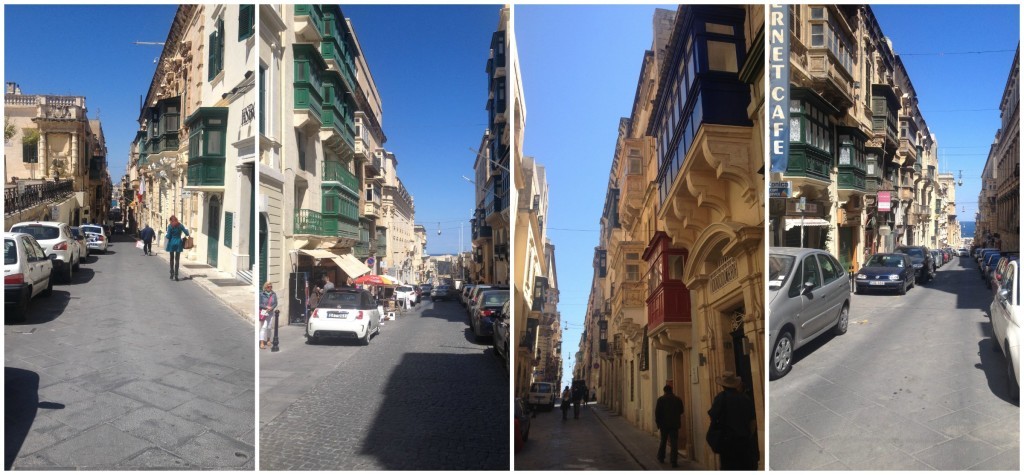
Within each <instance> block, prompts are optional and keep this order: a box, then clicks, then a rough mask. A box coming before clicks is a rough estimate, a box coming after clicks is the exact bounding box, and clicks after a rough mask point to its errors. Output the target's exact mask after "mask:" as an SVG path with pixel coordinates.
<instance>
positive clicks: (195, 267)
mask: <svg viewBox="0 0 1024 475" xmlns="http://www.w3.org/2000/svg"><path fill="white" fill-rule="evenodd" d="M132 238H133V239H135V240H136V241H137V240H138V238H136V237H135V236H132ZM128 252H138V253H139V254H142V250H140V249H138V248H135V247H134V244H133V247H132V250H131V251H128ZM153 255H154V256H155V257H158V258H160V261H161V262H162V264H161V265H162V266H163V271H164V272H165V274H164V275H170V262H171V261H170V255H169V254H168V253H167V251H164V250H163V248H160V247H159V246H157V245H156V242H154V243H153ZM178 279H179V280H191V281H192V282H194V283H196V284H198V285H199V286H200V287H202V288H203V289H205V290H206V291H207V292H210V293H211V294H213V296H214V297H216V298H218V299H220V301H221V302H224V304H225V305H227V306H228V307H231V309H232V310H234V311H235V313H237V314H238V315H239V316H241V317H242V318H245V319H246V320H248V321H250V322H253V323H255V322H256V317H255V315H254V314H253V312H254V310H255V308H256V284H247V283H245V282H244V281H241V280H238V279H237V278H236V277H235V276H234V275H231V274H228V273H227V272H221V271H220V270H218V269H216V268H214V267H211V266H209V265H207V264H204V263H200V262H196V261H191V260H189V259H187V258H185V255H184V253H182V256H181V266H180V267H179V268H178Z"/></svg>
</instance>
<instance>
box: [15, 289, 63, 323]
mask: <svg viewBox="0 0 1024 475" xmlns="http://www.w3.org/2000/svg"><path fill="white" fill-rule="evenodd" d="M70 302H71V292H68V291H66V290H57V289H53V294H51V295H50V296H49V297H41V296H37V297H36V298H34V299H32V304H31V308H30V309H29V311H28V318H26V319H25V321H23V322H15V321H14V320H13V319H11V318H9V317H8V318H5V319H4V325H10V326H25V325H39V324H41V323H47V322H52V321H54V320H56V319H57V317H59V316H61V315H63V314H64V310H65V309H66V308H67V307H68V303H70Z"/></svg>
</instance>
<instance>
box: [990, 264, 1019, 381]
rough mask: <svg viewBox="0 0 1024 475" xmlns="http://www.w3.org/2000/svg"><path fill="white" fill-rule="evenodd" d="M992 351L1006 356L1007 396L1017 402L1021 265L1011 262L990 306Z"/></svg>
mask: <svg viewBox="0 0 1024 475" xmlns="http://www.w3.org/2000/svg"><path fill="white" fill-rule="evenodd" d="M989 316H990V317H991V318H992V333H993V334H994V335H993V341H992V348H993V349H994V350H996V351H1001V352H1003V356H1005V357H1006V361H1007V364H1006V377H1007V380H1008V386H1009V389H1010V397H1011V398H1013V399H1014V400H1018V399H1020V321H1021V316H1020V262H1018V261H1010V263H1009V265H1008V266H1007V267H1006V271H1005V276H1004V277H1003V283H1002V285H1001V286H1000V287H999V290H998V291H997V292H996V296H995V298H994V299H992V305H991V306H990V307H989Z"/></svg>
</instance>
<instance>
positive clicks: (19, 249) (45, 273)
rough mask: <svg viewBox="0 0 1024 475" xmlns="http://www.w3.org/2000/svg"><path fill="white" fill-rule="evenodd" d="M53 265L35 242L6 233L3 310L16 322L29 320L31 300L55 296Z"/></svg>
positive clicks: (18, 235) (23, 234)
mask: <svg viewBox="0 0 1024 475" xmlns="http://www.w3.org/2000/svg"><path fill="white" fill-rule="evenodd" d="M52 272H53V261H52V260H51V258H50V257H48V256H47V254H46V252H45V251H43V247H42V246H40V245H39V243H38V242H36V240H35V238H33V237H32V235H30V234H25V233H4V309H5V310H7V311H8V313H9V314H13V315H14V319H15V320H17V321H25V319H27V318H28V311H29V307H30V305H31V303H32V299H33V298H35V296H37V295H41V296H43V297H49V296H50V294H52V293H53V279H51V278H50V277H51V275H52Z"/></svg>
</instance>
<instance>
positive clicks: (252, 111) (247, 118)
mask: <svg viewBox="0 0 1024 475" xmlns="http://www.w3.org/2000/svg"><path fill="white" fill-rule="evenodd" d="M255 118H256V108H255V107H254V106H253V105H252V104H249V105H247V106H245V108H244V109H242V125H245V124H248V123H249V122H252V120H253V119H255Z"/></svg>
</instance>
